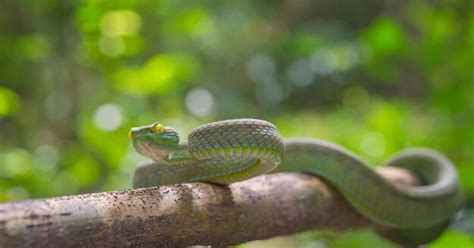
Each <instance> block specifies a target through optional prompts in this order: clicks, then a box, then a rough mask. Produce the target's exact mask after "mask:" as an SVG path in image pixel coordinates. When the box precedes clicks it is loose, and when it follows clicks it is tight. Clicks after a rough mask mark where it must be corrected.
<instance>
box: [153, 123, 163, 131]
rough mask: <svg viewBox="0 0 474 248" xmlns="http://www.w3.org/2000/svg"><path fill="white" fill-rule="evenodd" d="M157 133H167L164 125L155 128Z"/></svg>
mask: <svg viewBox="0 0 474 248" xmlns="http://www.w3.org/2000/svg"><path fill="white" fill-rule="evenodd" d="M155 131H156V132H157V133H159V134H162V133H163V132H164V131H165V127H164V126H163V124H161V123H158V124H156V126H155Z"/></svg>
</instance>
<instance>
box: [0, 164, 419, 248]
mask: <svg viewBox="0 0 474 248" xmlns="http://www.w3.org/2000/svg"><path fill="white" fill-rule="evenodd" d="M381 174H382V175H384V176H386V177H387V178H389V179H390V180H394V181H401V182H404V183H410V184H414V183H416V178H415V177H413V176H412V175H411V174H409V173H407V172H406V171H404V170H402V169H397V168H393V169H388V170H387V169H384V170H382V171H381ZM367 226H372V227H373V226H374V225H373V224H371V222H370V221H368V220H367V219H366V218H364V217H362V216H360V215H359V214H358V213H356V212H355V211H354V210H353V209H352V208H351V207H350V206H349V205H348V204H347V202H346V201H345V200H344V199H342V198H341V197H340V196H339V194H338V193H336V192H335V191H334V190H333V189H331V188H330V187H328V186H327V185H326V184H325V183H324V182H323V181H321V180H320V179H318V178H317V177H314V176H310V175H305V174H298V173H279V174H271V175H264V176H261V177H257V178H254V179H251V180H247V181H244V182H239V183H235V184H232V185H230V186H229V187H223V186H217V185H210V184H205V183H192V184H182V185H175V186H165V187H153V188H145V189H133V190H124V191H116V192H105V193H93V194H85V195H75V196H65V197H58V198H51V199H41V200H31V201H23V202H12V203H6V204H2V205H0V247H72V246H74V247H78V246H79V247H122V246H134V247H182V246H187V245H216V246H225V245H232V244H238V243H243V242H247V241H251V240H258V239H266V238H270V237H274V236H278V235H288V234H293V233H297V232H301V231H305V230H310V229H315V228H331V229H335V230H346V229H351V228H358V227H367Z"/></svg>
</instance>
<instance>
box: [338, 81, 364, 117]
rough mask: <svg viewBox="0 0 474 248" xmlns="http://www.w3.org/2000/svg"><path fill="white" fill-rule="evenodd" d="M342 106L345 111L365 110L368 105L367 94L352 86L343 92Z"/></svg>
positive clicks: (361, 89)
mask: <svg viewBox="0 0 474 248" xmlns="http://www.w3.org/2000/svg"><path fill="white" fill-rule="evenodd" d="M342 104H343V105H344V107H345V108H347V109H351V110H359V111H361V110H365V109H367V107H368V105H369V104H370V98H369V93H367V91H366V90H364V89H363V88H362V87H360V86H352V87H350V88H348V89H346V90H345V91H344V93H343V95H342Z"/></svg>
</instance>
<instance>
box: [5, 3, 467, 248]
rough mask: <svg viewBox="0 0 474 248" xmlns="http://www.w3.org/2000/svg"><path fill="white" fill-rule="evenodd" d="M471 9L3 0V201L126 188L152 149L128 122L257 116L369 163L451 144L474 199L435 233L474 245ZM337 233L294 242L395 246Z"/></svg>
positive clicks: (184, 127) (183, 126)
mask: <svg viewBox="0 0 474 248" xmlns="http://www.w3.org/2000/svg"><path fill="white" fill-rule="evenodd" d="M473 13H474V11H473V7H472V2H470V1H469V0H464V1H441V0H438V1H398V2H397V1H394V2H382V1H380V2H377V1H365V2H360V3H355V2H352V1H336V2H328V1H305V0H299V1H289V0H284V1H262V2H258V3H254V2H251V1H244V2H242V1H238V2H222V1H192V2H185V1H171V0H155V1H132V0H121V1H98V0H83V1H59V0H49V1H26V0H23V1H12V0H4V1H2V2H1V3H0V27H1V30H2V32H1V33H0V56H1V57H2V58H3V59H2V60H0V75H1V76H0V137H1V139H0V201H16V200H22V199H28V198H39V197H51V196H58V195H66V194H76V193H84V192H96V191H104V190H117V189H123V188H129V187H130V185H131V176H132V173H133V169H134V167H135V165H136V164H137V163H138V162H139V161H142V160H144V158H142V157H140V156H139V155H137V154H136V153H135V152H134V151H133V150H132V149H131V147H130V144H129V141H128V139H127V135H126V134H127V132H128V129H129V128H130V127H132V126H137V125H143V124H148V123H151V122H153V121H157V120H159V121H161V122H164V123H165V124H167V125H170V126H175V127H176V128H177V129H178V130H179V131H181V132H182V133H183V134H186V133H187V132H189V130H191V129H192V128H193V127H195V126H197V125H199V124H202V123H205V122H208V121H213V120H219V119H225V118H238V117H255V118H262V119H267V120H270V121H272V122H274V123H275V124H277V126H279V128H280V131H281V132H282V134H284V135H285V136H292V135H298V136H310V137H320V138H324V139H328V140H331V141H334V142H337V143H339V144H341V145H344V146H346V147H348V148H350V149H351V150H353V151H354V152H356V153H358V154H359V155H361V156H362V157H364V158H365V159H367V160H368V161H369V162H371V163H373V164H382V163H383V161H384V159H386V158H388V157H389V156H390V154H392V153H394V152H395V151H397V150H400V149H402V148H405V147H408V146H428V147H432V148H435V149H439V150H441V151H443V152H444V153H446V154H447V155H448V157H450V158H451V159H452V160H453V161H454V162H455V163H456V165H457V166H458V170H459V173H460V177H461V182H462V186H463V188H464V191H465V195H466V201H467V203H466V210H465V211H464V213H463V214H462V215H461V217H460V218H459V220H458V221H457V222H456V223H455V225H454V229H450V230H449V231H448V232H446V234H445V235H443V236H442V237H441V238H440V239H439V241H437V242H435V243H434V244H433V247H446V245H447V244H456V245H457V247H472V246H473V243H474V241H473V236H474V224H472V223H474V210H473V205H474V166H473V164H474V153H473V150H474V70H473V68H474V14H473ZM334 235H336V234H332V235H330V236H331V237H333V238H327V236H325V237H326V239H327V240H329V241H327V240H326V241H322V240H325V239H321V233H320V232H316V233H313V234H310V235H309V236H308V235H306V236H304V235H303V236H301V237H299V240H303V241H302V242H299V241H298V242H296V241H294V242H296V243H294V244H297V245H295V246H299V247H310V246H312V244H313V245H314V244H316V243H317V244H316V246H318V245H319V246H321V247H325V246H328V245H330V246H331V247H347V246H354V247H356V246H373V245H376V244H377V246H379V247H382V246H387V247H391V246H392V244H389V243H387V242H386V241H383V240H380V239H379V238H377V236H375V235H373V234H372V233H370V232H367V231H361V232H360V233H357V232H355V233H347V234H342V235H336V236H334ZM316 236H317V237H319V239H315V238H317V237H316ZM334 237H337V238H334ZM330 240H333V241H330ZM269 242H270V241H269ZM287 242H290V241H288V240H287ZM291 242H293V241H291ZM312 242H313V243H312ZM314 242H316V243H314ZM248 246H251V244H249V245H248ZM319 246H318V247H319ZM313 247H314V246H313Z"/></svg>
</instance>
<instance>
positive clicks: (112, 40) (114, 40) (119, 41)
mask: <svg viewBox="0 0 474 248" xmlns="http://www.w3.org/2000/svg"><path fill="white" fill-rule="evenodd" d="M99 50H100V52H102V53H103V54H105V55H107V56H110V57H116V56H119V55H120V54H122V53H123V51H124V50H125V42H124V41H123V38H122V37H109V36H102V37H100V39H99Z"/></svg>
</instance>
